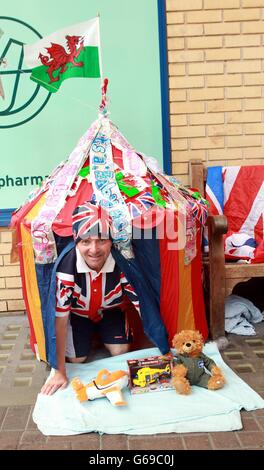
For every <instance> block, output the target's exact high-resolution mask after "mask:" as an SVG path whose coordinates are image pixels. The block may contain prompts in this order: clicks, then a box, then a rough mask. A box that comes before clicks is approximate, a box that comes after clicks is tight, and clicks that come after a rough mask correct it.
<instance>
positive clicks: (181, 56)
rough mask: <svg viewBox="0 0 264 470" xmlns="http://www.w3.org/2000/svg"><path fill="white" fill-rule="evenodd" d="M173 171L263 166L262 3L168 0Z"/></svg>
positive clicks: (181, 174) (182, 177)
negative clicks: (197, 162) (194, 165)
mask: <svg viewBox="0 0 264 470" xmlns="http://www.w3.org/2000/svg"><path fill="white" fill-rule="evenodd" d="M166 9H167V29H168V60H169V86H170V120H171V147H172V169H173V170H172V171H173V173H174V174H175V175H177V176H178V177H179V179H180V180H181V181H182V182H183V183H185V184H188V183H189V180H188V161H189V160H190V159H195V158H197V159H202V160H203V161H204V162H206V164H207V165H221V164H223V165H243V164H261V163H264V148H263V135H262V134H263V133H264V123H263V109H264V93H263V85H264V73H263V60H264V47H263V41H264V0H166Z"/></svg>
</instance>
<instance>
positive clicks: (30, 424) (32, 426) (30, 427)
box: [27, 406, 38, 431]
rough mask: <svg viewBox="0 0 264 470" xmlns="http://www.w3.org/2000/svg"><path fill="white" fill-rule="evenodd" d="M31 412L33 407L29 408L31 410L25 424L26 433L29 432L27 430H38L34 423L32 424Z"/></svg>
mask: <svg viewBox="0 0 264 470" xmlns="http://www.w3.org/2000/svg"><path fill="white" fill-rule="evenodd" d="M33 410H34V406H32V407H31V410H30V413H29V419H28V424H27V431H29V430H37V429H38V427H37V425H36V423H34V421H33V419H32V413H33Z"/></svg>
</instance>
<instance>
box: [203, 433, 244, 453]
mask: <svg viewBox="0 0 264 470" xmlns="http://www.w3.org/2000/svg"><path fill="white" fill-rule="evenodd" d="M210 436H211V438H212V440H213V444H214V447H215V448H216V449H239V447H240V444H239V441H238V439H237V436H236V434H235V433H234V432H232V431H229V432H211V433H210Z"/></svg>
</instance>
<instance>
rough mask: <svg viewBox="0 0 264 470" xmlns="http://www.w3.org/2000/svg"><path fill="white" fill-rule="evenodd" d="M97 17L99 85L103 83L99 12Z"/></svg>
mask: <svg viewBox="0 0 264 470" xmlns="http://www.w3.org/2000/svg"><path fill="white" fill-rule="evenodd" d="M97 17H98V25H99V28H98V31H99V34H98V40H99V65H100V74H101V86H103V84H104V78H103V62H102V52H101V50H102V49H101V34H100V13H97Z"/></svg>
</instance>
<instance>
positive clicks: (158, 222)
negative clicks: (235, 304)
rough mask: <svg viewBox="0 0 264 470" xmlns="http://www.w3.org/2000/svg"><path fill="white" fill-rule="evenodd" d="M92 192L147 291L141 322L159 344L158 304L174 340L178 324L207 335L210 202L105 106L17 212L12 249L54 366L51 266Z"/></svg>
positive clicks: (119, 257) (126, 268) (39, 337)
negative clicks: (204, 261) (135, 141)
mask: <svg viewBox="0 0 264 470" xmlns="http://www.w3.org/2000/svg"><path fill="white" fill-rule="evenodd" d="M87 200H89V201H93V202H95V203H96V204H97V205H98V206H100V205H101V206H103V207H104V208H106V209H107V211H108V213H109V215H110V217H111V219H112V221H113V227H112V228H113V235H112V236H113V241H114V246H115V250H114V251H115V259H116V262H118V263H119V264H120V267H121V269H122V271H123V272H124V273H125V275H126V277H128V279H129V281H130V282H131V284H132V285H133V287H134V288H136V290H138V291H140V296H141V297H140V299H139V300H140V302H139V303H140V309H141V307H142V311H144V312H147V314H144V315H143V316H142V321H143V327H144V331H145V332H146V334H147V336H148V337H149V338H150V339H151V341H152V342H153V343H154V344H155V345H157V341H156V335H158V330H159V328H160V323H159V322H157V321H156V317H155V316H154V313H153V312H154V311H155V312H156V313H157V311H158V313H159V312H160V315H161V318H162V325H164V326H165V330H166V333H167V334H168V340H169V342H171V339H172V337H173V336H174V334H175V333H176V332H177V331H180V330H182V329H194V328H195V329H199V330H200V331H201V333H202V334H203V336H204V338H205V339H206V338H207V335H208V329H207V323H206V317H205V308H204V300H203V290H202V275H201V253H200V244H201V228H202V226H203V225H204V224H205V221H206V217H207V206H206V202H205V201H204V199H202V198H201V196H200V195H199V193H197V192H196V191H195V190H191V189H187V188H186V187H183V186H182V185H181V183H180V182H179V181H177V180H176V179H175V178H174V177H172V176H167V175H165V174H163V173H162V171H161V170H160V169H159V167H158V164H157V162H156V160H154V159H153V158H151V157H146V156H145V155H144V154H142V153H141V152H138V151H136V150H135V149H134V148H133V147H132V146H131V145H130V144H129V143H128V141H127V140H126V139H125V137H124V136H123V135H122V134H121V132H120V131H119V129H118V128H117V127H116V126H115V125H114V124H113V123H112V122H111V121H110V120H109V118H108V116H107V114H106V113H102V112H101V114H99V118H98V119H97V120H96V121H95V122H94V123H93V124H92V125H91V126H90V127H89V129H88V130H87V132H86V133H85V134H84V135H83V136H82V137H81V139H80V140H79V142H78V144H77V146H76V147H75V148H74V150H73V152H72V153H71V154H70V156H69V158H68V159H67V160H65V161H64V162H62V163H60V164H59V165H58V166H57V167H56V168H55V170H54V171H53V172H52V173H51V175H50V176H49V177H48V178H47V179H46V180H45V181H44V182H43V183H42V186H41V187H40V188H37V189H36V190H35V191H33V193H31V194H30V195H29V196H28V198H27V200H26V201H25V203H24V204H23V205H22V206H21V207H20V208H19V209H17V210H16V211H15V212H14V214H13V216H12V221H11V226H12V227H13V228H15V231H14V233H15V237H14V243H13V255H14V253H16V252H17V253H18V256H19V260H20V267H21V277H22V288H23V296H24V300H25V304H26V310H27V315H28V319H29V324H30V332H31V336H30V337H31V339H30V343H31V347H32V350H33V351H34V352H35V354H36V356H37V358H38V359H40V360H43V361H46V362H49V363H51V364H54V347H55V348H56V338H55V333H54V332H55V329H54V323H55V322H54V313H52V312H51V310H53V308H52V304H54V306H55V299H53V293H54V290H53V291H52V290H50V287H51V277H52V274H51V273H52V270H54V263H56V260H58V257H59V256H62V255H61V253H62V252H63V253H64V252H65V250H66V251H67V249H68V248H67V247H71V246H72V245H69V244H70V243H71V240H72V221H71V217H72V212H73V210H74V208H75V207H76V206H77V205H79V204H81V203H83V202H84V201H87ZM65 247H66V248H65ZM63 250H64V251H63ZM146 315H147V316H146ZM154 317H155V318H154ZM51 341H53V346H51ZM54 345H55V346H54ZM164 349H165V347H164Z"/></svg>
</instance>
